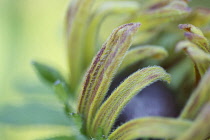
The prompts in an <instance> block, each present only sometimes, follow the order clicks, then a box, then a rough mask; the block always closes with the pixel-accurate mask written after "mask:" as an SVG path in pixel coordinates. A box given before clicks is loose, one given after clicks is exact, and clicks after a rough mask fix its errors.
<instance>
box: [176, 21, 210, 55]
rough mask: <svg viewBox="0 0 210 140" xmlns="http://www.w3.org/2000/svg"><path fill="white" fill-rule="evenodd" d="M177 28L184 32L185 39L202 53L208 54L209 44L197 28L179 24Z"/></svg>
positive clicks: (209, 50)
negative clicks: (196, 46)
mask: <svg viewBox="0 0 210 140" xmlns="http://www.w3.org/2000/svg"><path fill="white" fill-rule="evenodd" d="M179 28H180V29H182V30H184V31H186V32H185V36H186V37H187V39H189V40H190V41H191V42H193V43H195V44H196V45H198V46H199V47H200V48H201V49H202V50H203V51H205V52H207V53H209V52H210V46H209V42H208V40H207V39H206V37H205V36H204V35H203V33H202V31H201V30H200V29H199V28H198V27H195V26H193V25H192V24H180V25H179Z"/></svg>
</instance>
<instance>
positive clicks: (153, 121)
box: [108, 117, 192, 140]
mask: <svg viewBox="0 0 210 140" xmlns="http://www.w3.org/2000/svg"><path fill="white" fill-rule="evenodd" d="M191 125H192V122H190V121H186V120H178V119H172V118H160V117H147V118H142V119H136V120H132V121H129V122H127V123H125V124H123V125H122V126H120V127H119V128H117V129H116V130H115V131H114V132H113V133H111V134H110V136H109V137H108V139H110V140H125V139H126V140H131V139H137V138H164V139H167V138H175V137H177V136H179V135H181V134H183V133H185V132H186V130H187V129H188V128H189V127H190V126H191Z"/></svg>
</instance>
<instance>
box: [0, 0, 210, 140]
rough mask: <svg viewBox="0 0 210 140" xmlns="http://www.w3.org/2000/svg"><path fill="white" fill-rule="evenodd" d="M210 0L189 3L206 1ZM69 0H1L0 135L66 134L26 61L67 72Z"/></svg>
mask: <svg viewBox="0 0 210 140" xmlns="http://www.w3.org/2000/svg"><path fill="white" fill-rule="evenodd" d="M207 1H209V0H194V1H193V2H192V3H191V4H192V5H194V6H195V5H196V6H201V5H205V6H206V7H210V3H209V2H208V3H206V2H207ZM68 4H69V0H0V140H32V139H42V138H47V137H51V136H58V135H66V136H68V135H71V129H70V123H69V121H68V119H67V118H66V116H65V115H64V113H63V110H62V106H61V104H59V102H58V101H57V99H56V97H55V96H54V95H53V92H52V91H51V90H50V88H49V87H47V86H45V85H44V84H43V83H41V81H40V80H39V79H38V77H37V76H36V73H35V72H34V69H33V67H32V65H31V61H32V60H38V61H40V62H44V63H47V64H50V65H52V66H55V67H57V68H59V69H60V70H62V72H63V73H66V68H67V67H66V66H65V65H66V63H67V60H66V52H65V41H64V34H63V33H64V29H63V27H64V26H63V25H64V16H65V12H66V9H67V7H68Z"/></svg>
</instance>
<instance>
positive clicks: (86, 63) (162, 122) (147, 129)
mask: <svg viewBox="0 0 210 140" xmlns="http://www.w3.org/2000/svg"><path fill="white" fill-rule="evenodd" d="M187 3H188V1H187V0H148V1H107V2H95V1H93V0H75V1H74V0H73V1H72V2H71V4H70V6H69V10H68V11H67V18H66V19H67V20H66V40H67V52H68V62H69V78H66V77H65V78H64V77H63V76H62V75H61V74H60V73H59V72H58V70H56V69H54V68H53V67H50V66H46V65H44V64H41V63H38V62H34V63H33V64H34V66H35V68H36V70H37V72H38V74H39V75H40V76H41V77H42V78H43V79H44V80H45V81H46V82H48V84H50V86H52V87H53V88H54V91H55V93H56V95H57V97H58V98H59V100H60V101H61V103H62V104H63V105H64V110H65V113H66V115H67V116H68V117H69V119H70V120H71V121H72V122H73V124H74V125H73V126H72V127H74V128H75V129H76V131H75V133H74V135H72V136H71V137H66V139H69V140H74V139H75V140H83V139H84V140H85V139H97V140H103V139H108V140H131V139H138V138H140V139H150V138H152V139H167V140H168V139H170V140H205V139H208V138H209V136H210V86H209V83H210V45H209V42H208V39H207V38H208V37H209V33H210V30H209V23H210V14H209V13H210V10H209V9H204V8H199V9H195V10H191V9H190V8H189V7H188V5H187ZM109 15H115V16H116V19H117V20H116V19H113V20H112V22H113V24H115V25H118V24H123V25H121V26H119V27H118V28H116V29H115V30H113V32H112V33H111V35H110V36H109V37H108V39H107V40H106V41H105V43H103V45H102V47H101V48H100V47H99V44H101V42H100V39H101V38H99V36H100V32H99V31H101V30H102V27H101V24H102V22H103V21H104V19H105V18H106V17H108V16H109ZM139 22H141V24H140V23H139ZM125 23H126V24H125ZM180 23H189V24H180ZM109 24H110V23H109ZM140 25H141V27H140ZM177 25H178V27H179V28H180V29H181V30H184V31H185V33H184V35H185V37H186V38H187V40H184V41H182V40H183V35H182V34H181V32H177V31H176V30H178V29H177ZM196 26H199V27H201V29H205V30H203V32H202V31H201V30H200V29H199V28H198V27H196ZM139 27H140V28H139ZM108 28H109V27H108V26H107V29H108ZM105 29H106V28H105ZM108 30H109V29H108ZM102 31H103V30H102ZM132 44H133V45H132ZM163 45H166V46H165V47H162V46H163ZM100 46H101V45H100ZM133 46H135V47H133ZM130 47H132V48H130ZM181 50H184V52H185V53H186V54H187V55H188V56H189V57H185V56H184V55H183V52H182V51H181ZM94 56H95V57H94ZM149 65H155V66H149ZM157 65H160V66H157ZM131 68H132V70H131ZM164 69H165V70H164ZM166 71H167V72H166ZM125 73H126V74H125ZM169 73H170V74H169ZM127 76H128V77H127ZM171 79H172V80H171ZM173 79H175V80H173ZM193 79H194V80H193ZM113 80H114V81H113ZM156 81H165V82H167V83H170V81H171V85H170V84H169V85H168V87H166V86H165V85H163V84H164V83H160V84H157V85H156V86H154V84H153V83H154V82H156ZM115 83H117V84H115ZM144 88H148V89H150V91H149V90H147V91H145V93H144V96H146V97H147V98H142V97H144V96H142V95H141V94H142V92H141V91H142V90H143V89H144ZM158 91H159V92H158ZM149 92H150V93H149ZM151 92H152V94H151ZM164 92H165V93H164ZM156 93H157V96H155V97H154V95H155V94H156ZM137 94H138V96H136V95H137ZM172 94H173V95H172ZM135 98H136V99H135ZM132 99H135V101H134V100H132ZM159 99H161V100H159ZM145 100H147V101H146V102H147V103H148V106H147V104H146V105H145V108H141V109H138V107H139V105H142V104H139V102H140V103H141V102H143V103H144V102H145ZM129 101H131V102H130V103H129ZM132 101H134V102H133V103H132ZM138 101H139V102H138ZM160 101H161V102H160ZM154 102H156V103H157V104H158V102H160V106H154ZM162 102H164V103H166V104H164V103H162ZM152 104H153V106H151V107H150V105H152ZM126 106H127V107H126ZM132 109H133V110H135V113H134V112H132V111H131V110H132ZM136 112H137V113H136ZM147 112H152V113H147ZM154 112H158V113H154ZM129 113H131V114H129Z"/></svg>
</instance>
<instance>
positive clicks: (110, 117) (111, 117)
mask: <svg viewBox="0 0 210 140" xmlns="http://www.w3.org/2000/svg"><path fill="white" fill-rule="evenodd" d="M157 80H164V81H167V82H170V75H169V74H167V73H166V72H165V70H164V69H162V68H161V67H157V66H154V67H147V68H144V69H142V70H139V71H137V72H135V73H134V74H132V75H131V76H129V77H128V78H127V79H126V80H125V81H124V82H122V83H121V84H120V86H118V87H117V88H116V89H115V90H114V91H113V92H112V94H111V96H110V97H109V98H108V99H107V100H106V101H105V102H104V103H103V105H102V106H101V107H100V109H99V110H98V112H97V114H96V116H95V118H94V121H93V123H92V127H91V132H92V135H94V134H93V133H94V132H96V130H97V129H98V128H103V129H104V130H103V131H104V132H103V133H104V135H105V136H108V134H109V133H110V130H111V128H112V126H113V125H114V122H115V120H116V119H117V117H118V115H119V114H120V112H121V111H122V109H123V108H124V107H125V105H126V104H127V103H128V102H129V101H130V100H131V99H132V98H133V97H134V96H135V95H136V94H137V93H138V92H139V91H141V90H142V89H143V88H145V87H146V86H148V85H150V84H151V83H153V82H155V81H157Z"/></svg>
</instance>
